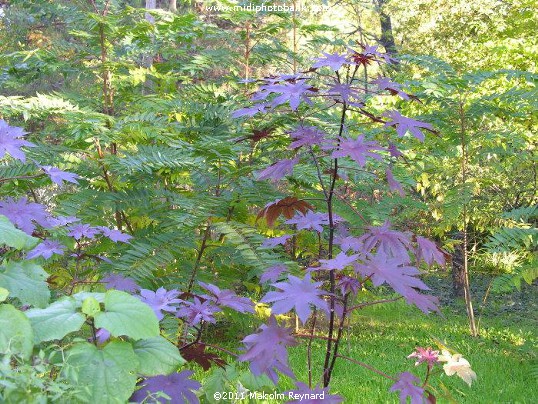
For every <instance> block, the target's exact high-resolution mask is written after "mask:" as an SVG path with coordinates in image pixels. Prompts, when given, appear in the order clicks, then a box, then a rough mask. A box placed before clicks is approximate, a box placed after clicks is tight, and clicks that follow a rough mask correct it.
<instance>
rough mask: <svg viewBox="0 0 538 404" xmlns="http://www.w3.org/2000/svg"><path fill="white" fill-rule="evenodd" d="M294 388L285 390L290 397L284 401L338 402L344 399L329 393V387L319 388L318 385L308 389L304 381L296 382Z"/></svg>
mask: <svg viewBox="0 0 538 404" xmlns="http://www.w3.org/2000/svg"><path fill="white" fill-rule="evenodd" d="M295 387H296V388H295V390H290V391H287V392H286V393H285V394H286V395H287V396H288V397H289V398H291V399H292V400H291V401H286V403H301V404H339V403H341V402H342V401H344V399H343V398H342V397H340V396H338V395H335V394H329V387H325V388H321V387H319V386H318V385H316V387H314V388H313V389H310V388H309V387H308V386H307V385H306V384H305V383H301V382H296V383H295Z"/></svg>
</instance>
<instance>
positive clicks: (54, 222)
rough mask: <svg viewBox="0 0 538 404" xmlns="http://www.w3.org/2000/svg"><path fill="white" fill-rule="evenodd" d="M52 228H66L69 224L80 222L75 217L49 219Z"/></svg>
mask: <svg viewBox="0 0 538 404" xmlns="http://www.w3.org/2000/svg"><path fill="white" fill-rule="evenodd" d="M49 222H50V225H51V226H52V227H59V226H62V227H63V226H66V225H68V224H70V223H75V222H80V219H78V218H76V217H75V216H58V217H51V218H49Z"/></svg>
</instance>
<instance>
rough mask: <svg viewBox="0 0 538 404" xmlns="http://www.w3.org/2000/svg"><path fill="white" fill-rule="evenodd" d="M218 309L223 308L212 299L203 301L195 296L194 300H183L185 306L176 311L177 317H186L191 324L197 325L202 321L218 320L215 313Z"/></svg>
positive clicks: (211, 321) (213, 321)
mask: <svg viewBox="0 0 538 404" xmlns="http://www.w3.org/2000/svg"><path fill="white" fill-rule="evenodd" d="M218 311H221V310H220V309H219V308H218V307H217V306H215V305H214V304H213V302H212V301H211V300H206V301H204V302H202V301H201V300H200V299H198V298H197V297H195V298H194V302H183V306H182V307H180V308H179V309H178V311H177V312H176V317H180V318H181V317H183V318H186V319H187V320H188V322H189V324H190V325H197V324H200V323H201V322H202V321H207V322H208V323H215V322H216V320H215V317H214V316H213V315H214V314H215V313H216V312H218Z"/></svg>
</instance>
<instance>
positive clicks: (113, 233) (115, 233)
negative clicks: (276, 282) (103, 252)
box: [97, 226, 133, 243]
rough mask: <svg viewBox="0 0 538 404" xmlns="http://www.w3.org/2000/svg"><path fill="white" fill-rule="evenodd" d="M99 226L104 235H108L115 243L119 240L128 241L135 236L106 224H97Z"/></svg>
mask: <svg viewBox="0 0 538 404" xmlns="http://www.w3.org/2000/svg"><path fill="white" fill-rule="evenodd" d="M97 228H98V229H99V230H101V233H103V236H105V237H108V238H109V239H110V240H112V241H113V242H115V243H117V242H118V241H121V242H122V243H128V242H129V240H130V239H132V238H133V236H130V235H129V234H126V233H123V232H121V231H119V230H116V229H109V228H108V227H105V226H97Z"/></svg>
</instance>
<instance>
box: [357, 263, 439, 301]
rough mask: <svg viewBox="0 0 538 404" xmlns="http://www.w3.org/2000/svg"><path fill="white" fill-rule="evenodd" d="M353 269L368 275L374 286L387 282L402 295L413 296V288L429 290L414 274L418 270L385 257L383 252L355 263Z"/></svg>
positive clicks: (417, 272) (416, 273)
mask: <svg viewBox="0 0 538 404" xmlns="http://www.w3.org/2000/svg"><path fill="white" fill-rule="evenodd" d="M355 269H356V270H357V271H358V272H359V273H360V274H361V275H363V276H365V277H367V276H370V277H371V279H372V283H373V284H374V286H380V285H382V284H383V283H385V282H386V283H388V284H389V285H390V287H391V288H392V289H394V290H395V291H396V292H397V293H399V294H400V295H402V296H404V297H406V298H407V297H410V296H414V295H413V292H415V293H416V291H415V290H414V289H413V288H418V289H423V290H429V289H430V288H428V286H426V284H425V283H424V282H422V281H421V280H420V279H418V278H415V275H418V274H420V271H419V270H418V269H417V268H415V267H411V266H406V265H402V264H401V261H400V260H399V259H397V258H390V257H387V256H386V255H385V254H383V253H378V254H377V255H375V256H373V257H370V259H368V260H367V261H365V262H364V263H363V264H357V265H355Z"/></svg>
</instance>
